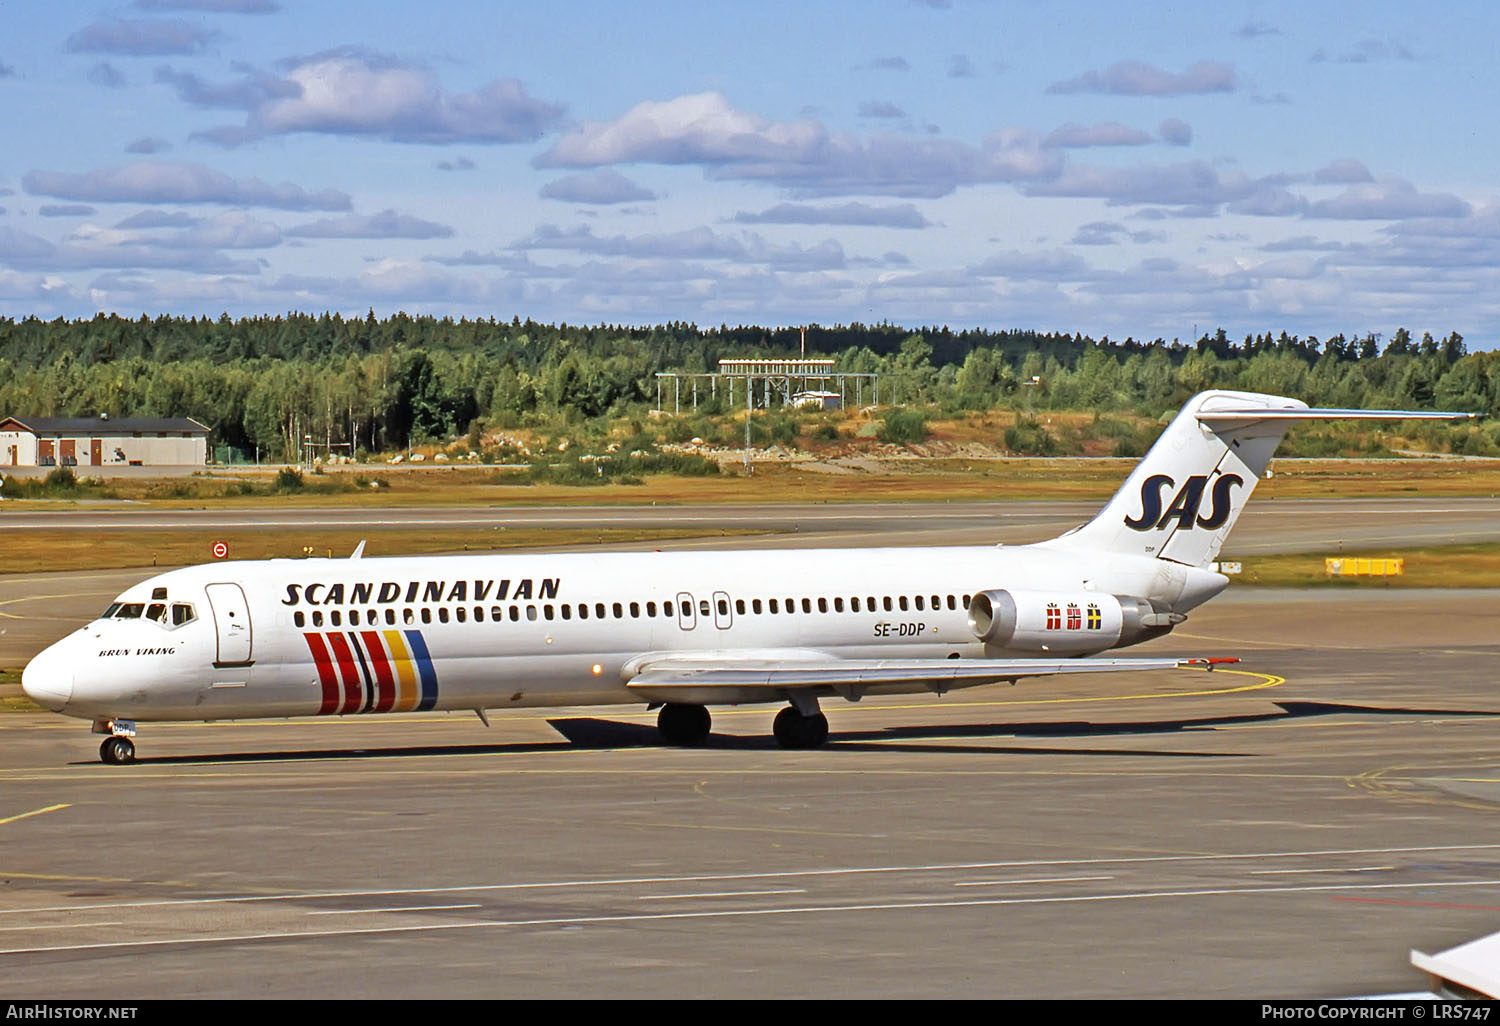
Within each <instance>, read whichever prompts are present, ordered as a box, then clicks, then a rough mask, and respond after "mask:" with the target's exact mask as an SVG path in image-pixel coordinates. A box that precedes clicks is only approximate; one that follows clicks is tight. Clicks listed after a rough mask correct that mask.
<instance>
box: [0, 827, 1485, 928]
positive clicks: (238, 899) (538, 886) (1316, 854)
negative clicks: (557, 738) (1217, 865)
mask: <svg viewBox="0 0 1500 1026" xmlns="http://www.w3.org/2000/svg"><path fill="white" fill-rule="evenodd" d="M1496 849H1500V844H1441V845H1422V846H1418V847H1410V848H1329V849H1324V850H1317V851H1268V852H1242V853H1238V854H1220V855H1145V856H1136V857H1119V858H1095V859H1021V860H1016V861H1009V862H955V863H935V864H932V865H909V866H848V867H844V868H841V869H801V870H786V871H782V872H776V871H774V870H772V871H768V872H764V873H704V874H695V875H690V876H627V877H613V878H605V879H598V880H551V881H536V882H532V883H513V884H455V885H453V886H450V887H412V888H390V889H380V890H358V891H300V892H292V893H287V894H254V895H224V896H220V897H216V898H163V899H160V900H157V901H132V902H113V903H105V904H98V905H55V906H49V907H46V908H33V909H8V908H0V915H6V914H11V913H16V912H79V911H83V910H85V909H114V908H153V907H157V906H163V905H167V906H186V905H215V904H226V905H232V904H250V903H254V902H262V901H310V900H317V899H323V898H368V897H375V896H383V895H393V894H460V893H474V892H477V891H525V890H559V889H564V888H593V887H641V886H644V885H647V884H674V883H708V882H720V881H729V880H790V879H806V878H810V877H832V876H868V875H876V874H883V873H943V872H955V871H968V872H976V871H980V870H995V869H1028V868H1033V867H1040V866H1131V865H1160V864H1166V863H1174V862H1226V861H1238V860H1242V859H1305V858H1321V857H1326V856H1333V855H1408V854H1432V853H1437V852H1450V851H1494V850H1496Z"/></svg>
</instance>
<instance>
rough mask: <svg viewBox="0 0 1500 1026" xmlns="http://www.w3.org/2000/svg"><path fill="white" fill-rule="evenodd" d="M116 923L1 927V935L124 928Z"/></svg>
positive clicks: (119, 923)
mask: <svg viewBox="0 0 1500 1026" xmlns="http://www.w3.org/2000/svg"><path fill="white" fill-rule="evenodd" d="M124 925H125V924H124V923H123V922H115V923H56V924H53V925H51V926H0V933H16V932H19V931H22V930H92V929H93V928H94V927H96V926H124Z"/></svg>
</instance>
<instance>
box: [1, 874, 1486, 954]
mask: <svg viewBox="0 0 1500 1026" xmlns="http://www.w3.org/2000/svg"><path fill="white" fill-rule="evenodd" d="M1439 887H1444V888H1447V887H1500V880H1431V881H1425V882H1422V881H1419V882H1411V883H1392V884H1326V885H1317V886H1306V887H1216V888H1205V889H1201V890H1186V891H1136V892H1127V893H1122V894H1085V895H1075V896H1072V897H1057V896H1053V897H1046V898H980V899H973V900H969V901H902V902H884V903H880V904H864V905H802V906H792V907H788V908H748V909H716V910H713V911H702V912H652V913H645V912H640V913H633V914H626V915H608V916H565V917H555V918H546V919H510V920H475V921H470V922H462V921H460V922H455V923H428V924H421V925H405V926H374V927H367V928H363V929H350V930H324V931H319V930H292V931H281V932H267V933H247V934H226V935H221V936H209V937H203V936H198V937H191V936H190V937H160V938H155V939H152V940H127V941H107V942H100V943H96V944H68V945H55V946H52V947H37V948H0V955H29V954H39V953H44V952H58V951H97V950H108V949H111V948H154V947H164V946H167V945H174V944H235V943H241V942H248V941H267V940H306V939H309V938H315V937H350V936H359V935H361V934H394V933H434V932H438V931H448V930H478V929H496V928H514V927H528V926H531V927H536V926H586V925H590V924H598V925H603V924H608V923H640V922H667V921H670V920H684V919H732V918H742V917H749V916H785V915H816V914H819V913H829V912H833V913H837V912H892V911H911V910H916V909H929V908H984V907H989V906H996V905H1067V904H1077V903H1079V902H1093V901H1133V900H1140V899H1149V898H1197V897H1216V896H1217V897H1222V896H1231V897H1234V896H1253V895H1260V894H1267V895H1270V894H1297V893H1302V894H1306V893H1311V892H1317V891H1369V890H1392V889H1398V888H1399V889H1402V890H1420V889H1423V888H1429V889H1435V888H1439Z"/></svg>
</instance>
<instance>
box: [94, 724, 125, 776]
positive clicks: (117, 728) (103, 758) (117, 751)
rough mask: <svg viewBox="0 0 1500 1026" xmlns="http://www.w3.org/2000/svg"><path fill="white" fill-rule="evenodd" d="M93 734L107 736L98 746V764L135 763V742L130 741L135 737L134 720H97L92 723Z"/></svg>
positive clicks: (118, 764)
mask: <svg viewBox="0 0 1500 1026" xmlns="http://www.w3.org/2000/svg"><path fill="white" fill-rule="evenodd" d="M94 733H95V734H108V735H109V736H108V737H106V738H105V739H104V740H103V741H102V742H100V744H99V761H100V762H104V763H108V764H109V765H111V766H124V765H126V764H127V763H132V762H135V742H134V741H132V740H130V739H131V738H132V737H134V736H135V721H134V720H108V719H98V720H95V721H94Z"/></svg>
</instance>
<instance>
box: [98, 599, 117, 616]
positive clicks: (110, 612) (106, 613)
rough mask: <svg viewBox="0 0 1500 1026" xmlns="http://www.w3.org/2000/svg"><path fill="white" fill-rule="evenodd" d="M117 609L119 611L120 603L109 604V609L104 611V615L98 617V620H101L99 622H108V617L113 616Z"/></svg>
mask: <svg viewBox="0 0 1500 1026" xmlns="http://www.w3.org/2000/svg"><path fill="white" fill-rule="evenodd" d="M119 609H120V603H118V602H111V603H110V604H109V608H108V609H106V610H105V611H104V615H103V616H101V617H99V619H101V620H108V619H109V618H110V617H112V616H114V615H115V613H117V612H119Z"/></svg>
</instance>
